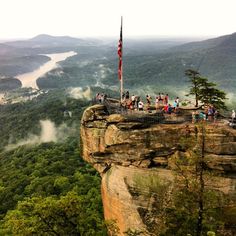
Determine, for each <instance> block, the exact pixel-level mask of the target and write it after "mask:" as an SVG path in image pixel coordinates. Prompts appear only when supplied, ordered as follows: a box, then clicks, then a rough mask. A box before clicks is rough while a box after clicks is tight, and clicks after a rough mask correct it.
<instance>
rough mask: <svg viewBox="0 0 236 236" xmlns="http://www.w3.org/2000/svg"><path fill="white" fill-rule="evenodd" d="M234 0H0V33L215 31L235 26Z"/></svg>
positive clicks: (102, 34) (212, 33)
mask: <svg viewBox="0 0 236 236" xmlns="http://www.w3.org/2000/svg"><path fill="white" fill-rule="evenodd" d="M235 9H236V0H118V1H117V0H0V39H14V38H31V37H34V36H36V35H38V34H50V35H55V36H61V35H69V36H73V37H118V36H119V28H120V17H121V15H122V16H123V34H124V37H138V36H139V37H140V36H141V37H149V36H155V37H166V36H168V37H169V36H171V37H177V36H178V37H186V36H220V35H225V34H231V33H233V32H236V25H235V22H236V14H235Z"/></svg>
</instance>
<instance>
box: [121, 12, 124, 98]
mask: <svg viewBox="0 0 236 236" xmlns="http://www.w3.org/2000/svg"><path fill="white" fill-rule="evenodd" d="M122 31H123V16H121V35H122V38H121V40H122V50H121V58H122V64H121V76H120V101H121V102H122V98H123V92H124V84H123V33H122Z"/></svg>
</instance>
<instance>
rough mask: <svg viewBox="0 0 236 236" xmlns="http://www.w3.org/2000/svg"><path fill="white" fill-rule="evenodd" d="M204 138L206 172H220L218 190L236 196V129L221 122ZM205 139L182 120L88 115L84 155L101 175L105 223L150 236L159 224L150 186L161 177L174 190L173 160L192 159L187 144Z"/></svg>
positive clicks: (98, 108)
mask: <svg viewBox="0 0 236 236" xmlns="http://www.w3.org/2000/svg"><path fill="white" fill-rule="evenodd" d="M205 133H206V135H205V139H206V140H205V147H204V148H205V160H206V162H205V163H206V165H207V167H206V168H208V169H209V170H214V171H217V172H218V173H220V177H217V188H219V189H220V190H221V191H223V192H224V193H227V194H235V186H236V130H234V129H232V128H230V127H227V125H226V124H224V123H223V122H222V121H221V122H217V123H210V124H206V125H205ZM201 136H202V133H201V129H199V127H197V126H196V125H195V124H191V123H190V122H185V119H183V116H175V115H169V116H167V117H164V116H163V114H161V113H153V114H145V113H144V112H143V113H141V112H140V113H139V114H137V113H133V114H123V115H121V114H109V113H108V112H107V110H106V108H105V107H104V106H103V105H95V106H92V107H89V108H88V109H86V110H85V112H84V114H83V117H82V121H81V142H82V155H83V158H84V159H85V160H86V161H87V162H89V163H91V164H92V165H93V166H94V167H95V168H96V169H97V170H98V171H99V173H100V174H101V176H102V199H103V205H104V214H105V219H107V220H108V219H109V220H115V221H116V223H117V226H118V227H119V231H120V235H124V232H126V231H127V230H129V229H135V230H138V231H142V232H143V234H142V235H151V231H152V228H153V225H154V223H155V219H154V217H152V213H153V212H154V211H156V210H157V209H154V208H155V207H154V205H155V204H153V203H154V199H153V195H152V192H153V191H154V190H153V189H152V187H153V185H152V184H150V183H153V181H155V177H158V179H159V180H161V181H162V183H165V184H166V185H171V183H173V181H174V172H173V168H174V167H173V160H174V159H175V158H176V157H181V156H182V157H184V156H187V155H189V151H190V150H188V145H183V140H185V139H186V138H187V137H194V138H195V139H196V140H197V139H198V138H199V137H201ZM145 181H146V182H145ZM137 183H139V184H137ZM143 183H145V184H143Z"/></svg>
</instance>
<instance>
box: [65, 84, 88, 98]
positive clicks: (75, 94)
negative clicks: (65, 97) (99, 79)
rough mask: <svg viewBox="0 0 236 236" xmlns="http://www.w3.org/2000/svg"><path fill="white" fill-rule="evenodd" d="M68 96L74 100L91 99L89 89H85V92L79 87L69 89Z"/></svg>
mask: <svg viewBox="0 0 236 236" xmlns="http://www.w3.org/2000/svg"><path fill="white" fill-rule="evenodd" d="M68 93H69V95H70V96H71V97H72V98H75V99H87V100H90V99H91V89H90V87H87V88H86V89H85V90H83V88H81V87H76V88H70V89H69V90H68Z"/></svg>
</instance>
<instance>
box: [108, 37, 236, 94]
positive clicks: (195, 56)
mask: <svg viewBox="0 0 236 236" xmlns="http://www.w3.org/2000/svg"><path fill="white" fill-rule="evenodd" d="M151 48H152V53H145V52H144V50H143V49H144V46H143V47H142V54H139V55H138V56H136V54H137V53H133V52H132V51H125V50H124V58H123V62H124V64H123V67H124V78H125V84H126V86H127V87H129V88H133V87H135V88H144V87H145V86H149V87H150V88H152V89H155V90H156V89H158V90H159V89H161V90H163V89H166V90H168V87H172V86H174V87H178V88H180V89H181V88H184V87H186V86H188V82H187V78H186V77H185V76H184V71H185V70H186V69H189V68H193V69H196V70H199V71H200V73H201V74H202V76H206V77H208V78H209V80H210V81H213V82H216V83H217V84H218V85H219V86H220V87H221V88H223V89H226V90H227V91H231V92H235V90H236V33H233V34H231V35H226V36H221V37H217V38H213V39H208V40H203V41H200V42H192V43H186V44H182V45H179V46H174V47H170V48H166V49H165V50H162V51H157V50H156V48H155V47H154V45H152V46H151V47H149V45H148V44H146V52H148V51H149V52H150V50H151ZM136 51H137V50H136ZM115 60H116V59H115ZM107 63H108V64H107V66H109V67H114V65H115V64H116V62H115V61H114V62H113V63H112V62H107ZM111 63H112V64H113V65H111ZM109 64H110V65H109ZM105 82H106V83H108V84H110V85H111V84H112V82H113V80H112V78H111V77H108V76H107V78H106V79H105ZM157 92H158V91H157Z"/></svg>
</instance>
